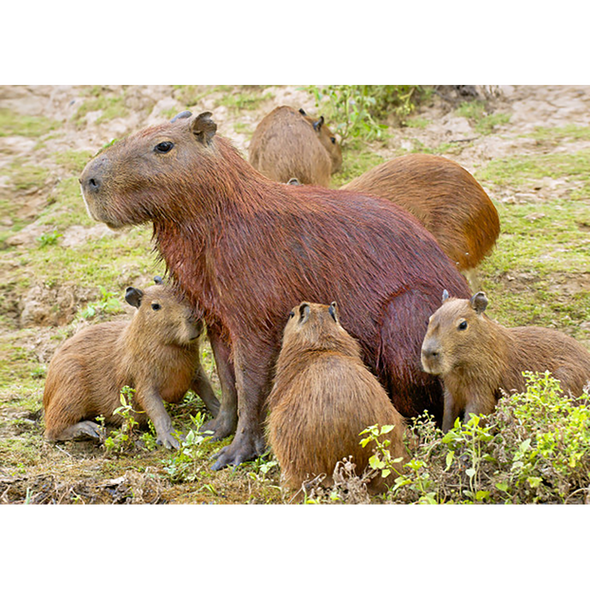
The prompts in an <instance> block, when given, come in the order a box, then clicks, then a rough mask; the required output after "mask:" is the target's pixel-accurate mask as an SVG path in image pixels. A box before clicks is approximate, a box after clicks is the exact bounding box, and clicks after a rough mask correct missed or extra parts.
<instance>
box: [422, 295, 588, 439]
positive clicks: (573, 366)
mask: <svg viewBox="0 0 590 590" xmlns="http://www.w3.org/2000/svg"><path fill="white" fill-rule="evenodd" d="M487 306H488V299H487V297H486V296H485V293H483V292H481V291H480V292H478V293H476V294H475V295H474V296H473V297H472V298H471V299H457V298H455V297H449V294H448V293H447V292H446V291H445V292H444V293H443V303H442V306H441V307H440V308H439V309H438V310H437V311H436V312H435V313H434V314H433V315H432V316H431V317H430V321H429V324H428V331H427V332H426V336H425V337H424V342H423V344H422V354H421V356H422V366H423V368H424V370H425V371H426V372H427V373H430V374H432V375H439V376H440V378H441V379H442V381H443V384H444V415H443V430H444V431H445V432H446V431H447V430H449V429H450V428H452V427H453V424H454V422H455V420H456V419H457V417H459V416H460V414H461V413H462V412H463V413H464V416H465V419H468V417H469V414H470V413H473V414H490V413H491V412H493V410H494V408H495V406H496V402H497V400H498V399H499V397H500V395H501V391H506V392H510V391H512V390H516V391H523V390H524V388H525V379H524V376H523V374H522V373H523V371H532V372H539V373H542V372H545V371H550V372H551V373H552V375H553V377H555V379H558V380H559V381H560V382H561V387H562V390H563V391H564V392H571V393H572V394H574V395H580V394H581V393H582V391H583V388H584V387H585V386H586V384H587V383H588V380H589V379H590V352H588V350H586V348H585V347H584V346H582V344H580V343H579V342H576V341H575V340H574V339H573V338H571V337H570V336H567V335H566V334H562V333H561V332H558V331H557V330H550V329H548V328H540V327H536V326H525V327H518V328H505V327H504V326H502V325H500V324H498V323H497V322H494V321H492V320H490V319H489V318H488V317H487V316H486V315H485V313H484V311H485V310H486V308H487Z"/></svg>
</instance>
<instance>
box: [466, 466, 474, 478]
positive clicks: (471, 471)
mask: <svg viewBox="0 0 590 590" xmlns="http://www.w3.org/2000/svg"><path fill="white" fill-rule="evenodd" d="M465 473H466V474H467V475H468V476H469V477H470V478H471V477H473V476H474V475H475V469H473V467H470V468H469V469H466V470H465Z"/></svg>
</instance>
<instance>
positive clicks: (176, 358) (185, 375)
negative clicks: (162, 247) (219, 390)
mask: <svg viewBox="0 0 590 590" xmlns="http://www.w3.org/2000/svg"><path fill="white" fill-rule="evenodd" d="M156 282H158V280H157V281H156ZM125 299H126V301H127V302H128V303H129V304H130V305H133V306H134V307H136V308H137V310H136V312H135V314H134V316H133V318H132V319H131V321H112V322H105V323H102V324H96V325H93V326H88V327H87V328H84V329H83V330H80V332H78V333H77V334H76V335H74V336H73V337H72V338H70V339H69V340H67V341H66V342H65V343H64V344H63V345H62V346H61V347H60V348H59V349H58V350H57V352H56V353H55V355H54V357H53V359H52V360H51V362H50V364H49V368H48V371H47V380H46V382H45V391H44V393H43V406H44V408H45V427H46V430H45V437H46V438H47V439H48V440H52V441H57V440H71V439H75V438H93V439H97V440H100V430H99V428H98V425H97V423H96V422H94V421H93V418H96V417H97V416H101V415H102V416H104V418H105V421H106V422H107V423H109V424H113V425H120V424H121V423H122V418H121V417H120V416H119V415H117V414H114V411H115V409H116V408H117V407H118V406H120V405H121V401H120V392H121V389H122V388H123V387H124V386H125V385H127V386H129V387H132V388H134V389H135V396H134V400H133V405H134V407H135V409H136V410H137V413H136V415H135V416H134V417H135V419H136V420H137V421H138V422H139V423H140V424H145V423H146V422H147V418H149V419H150V420H151V421H152V422H153V424H154V427H155V429H156V434H157V436H158V442H160V443H162V444H163V445H164V446H166V447H167V448H178V447H179V441H178V440H177V438H175V437H174V435H173V428H172V421H171V419H170V416H169V415H168V413H167V412H166V409H165V408H164V404H163V400H164V401H166V402H171V403H178V402H180V401H181V400H182V398H183V397H184V394H185V393H186V392H187V390H188V389H192V390H193V391H195V393H197V394H198V395H199V396H200V397H201V398H202V399H203V401H204V402H205V404H206V406H207V408H208V409H209V411H211V413H212V414H213V415H214V416H215V415H217V412H218V410H219V405H220V404H219V401H218V400H217V398H216V397H215V394H214V393H213V389H212V388H211V384H210V383H209V379H208V378H207V375H206V374H205V372H204V370H203V367H202V366H201V363H200V338H199V337H200V336H201V333H202V331H203V326H202V322H201V321H197V320H195V318H194V316H193V314H192V313H191V309H190V308H189V307H188V306H187V305H186V304H184V303H182V302H180V301H178V300H177V299H176V297H175V296H174V295H173V293H172V291H171V290H170V288H169V287H167V286H165V285H163V284H156V285H153V286H151V287H148V288H147V289H145V291H141V290H140V289H135V288H133V287H127V291H126V293H125Z"/></svg>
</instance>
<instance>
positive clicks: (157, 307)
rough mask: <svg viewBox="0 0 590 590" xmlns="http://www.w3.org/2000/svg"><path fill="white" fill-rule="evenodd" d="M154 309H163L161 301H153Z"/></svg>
mask: <svg viewBox="0 0 590 590" xmlns="http://www.w3.org/2000/svg"><path fill="white" fill-rule="evenodd" d="M152 309H155V310H156V311H158V309H162V306H161V305H160V304H159V303H152Z"/></svg>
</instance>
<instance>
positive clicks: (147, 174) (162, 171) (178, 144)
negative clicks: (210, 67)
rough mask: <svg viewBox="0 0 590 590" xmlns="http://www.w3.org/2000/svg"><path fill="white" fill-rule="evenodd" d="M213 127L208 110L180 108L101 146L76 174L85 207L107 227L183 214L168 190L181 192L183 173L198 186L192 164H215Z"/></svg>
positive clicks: (175, 218) (197, 165)
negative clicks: (157, 122)
mask: <svg viewBox="0 0 590 590" xmlns="http://www.w3.org/2000/svg"><path fill="white" fill-rule="evenodd" d="M216 130H217V125H216V123H215V122H214V121H213V120H212V119H211V113H209V112H205V113H201V114H200V115H198V116H192V115H191V114H190V113H189V112H188V111H185V112H183V113H180V114H179V115H177V116H176V117H174V119H172V121H170V122H168V123H163V124H161V125H157V126H154V127H148V128H147V129H144V130H142V131H139V132H137V133H135V134H133V135H130V136H129V137H127V138H124V139H121V140H119V141H116V142H115V143H114V144H112V145H111V146H109V147H107V148H105V149H104V150H102V151H101V152H99V153H98V154H97V155H96V157H95V158H93V159H92V160H91V161H90V162H89V163H88V164H87V165H86V167H85V168H84V170H83V172H82V175H81V176H80V185H81V189H82V196H83V197H84V201H85V203H86V207H87V209H88V213H89V214H90V216H91V217H93V218H94V219H96V220H97V221H103V222H104V223H106V224H107V225H108V226H109V227H111V228H119V227H122V226H123V225H137V224H142V223H146V222H147V221H153V220H157V219H162V220H171V219H173V220H177V219H183V216H184V215H185V214H186V212H185V211H183V210H182V205H181V204H180V203H179V202H178V201H175V200H174V199H172V198H170V195H174V194H183V193H184V192H186V188H187V187H186V183H187V182H188V181H189V179H190V182H191V186H192V187H193V190H198V187H199V172H198V170H199V169H200V168H205V169H214V168H215V158H214V153H215V145H214V142H213V137H214V136H215V133H216ZM191 165H192V166H191ZM129 194H132V195H133V198H126V197H128V196H129ZM197 206H198V204H197V203H195V207H197Z"/></svg>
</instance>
